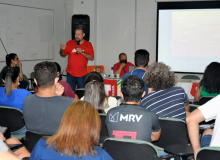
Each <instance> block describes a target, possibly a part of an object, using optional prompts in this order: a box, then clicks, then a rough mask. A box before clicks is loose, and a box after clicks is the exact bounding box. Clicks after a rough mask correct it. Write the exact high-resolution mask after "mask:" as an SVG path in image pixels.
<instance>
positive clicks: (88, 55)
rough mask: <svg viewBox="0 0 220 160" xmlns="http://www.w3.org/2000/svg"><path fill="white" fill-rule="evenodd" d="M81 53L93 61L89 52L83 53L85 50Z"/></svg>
mask: <svg viewBox="0 0 220 160" xmlns="http://www.w3.org/2000/svg"><path fill="white" fill-rule="evenodd" d="M81 53H82V55H84V56H85V57H86V58H87V59H89V60H91V61H93V60H94V58H93V57H92V56H91V55H90V54H87V53H85V52H83V51H82V52H81Z"/></svg>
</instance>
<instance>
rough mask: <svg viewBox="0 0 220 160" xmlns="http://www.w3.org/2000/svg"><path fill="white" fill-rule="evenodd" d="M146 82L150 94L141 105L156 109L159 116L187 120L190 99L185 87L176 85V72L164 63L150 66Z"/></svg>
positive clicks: (152, 109)
mask: <svg viewBox="0 0 220 160" xmlns="http://www.w3.org/2000/svg"><path fill="white" fill-rule="evenodd" d="M145 83H146V84H147V85H148V86H149V89H148V95H147V96H145V97H144V98H143V99H142V100H141V107H143V108H146V109H149V110H151V111H154V112H155V113H156V114H157V115H158V116H159V117H170V118H178V119H182V120H185V118H186V116H187V115H188V114H189V109H190V107H189V100H188V96H187V94H186V93H185V91H184V89H183V88H181V87H176V86H174V85H175V77H174V73H173V72H171V71H170V67H168V66H167V65H165V64H164V63H154V64H152V65H150V67H148V69H147V72H146V74H145Z"/></svg>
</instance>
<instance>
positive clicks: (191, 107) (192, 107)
mask: <svg viewBox="0 0 220 160" xmlns="http://www.w3.org/2000/svg"><path fill="white" fill-rule="evenodd" d="M189 106H190V110H189V111H190V113H191V112H192V111H194V110H196V109H197V108H198V107H199V106H200V105H197V104H189Z"/></svg>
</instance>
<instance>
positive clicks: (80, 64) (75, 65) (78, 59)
mask: <svg viewBox="0 0 220 160" xmlns="http://www.w3.org/2000/svg"><path fill="white" fill-rule="evenodd" d="M79 48H81V49H82V50H83V51H84V52H85V53H87V54H89V55H91V56H92V57H93V58H94V50H93V47H92V44H91V43H90V42H88V41H86V40H84V42H83V43H82V44H80V45H79ZM76 49H77V43H76V41H75V40H70V41H68V42H67V43H66V49H65V50H64V53H65V56H66V55H67V54H68V65H67V68H66V71H67V72H68V73H69V74H70V75H72V76H74V77H82V76H85V75H86V74H87V63H88V59H87V58H86V57H85V56H84V55H82V54H81V53H78V54H76Z"/></svg>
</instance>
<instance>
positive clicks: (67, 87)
mask: <svg viewBox="0 0 220 160" xmlns="http://www.w3.org/2000/svg"><path fill="white" fill-rule="evenodd" d="M54 63H55V64H56V66H57V74H58V77H59V81H58V82H59V83H60V84H61V85H62V86H63V87H64V93H63V95H64V96H66V97H70V98H73V99H75V100H76V101H78V100H79V98H78V96H77V95H76V94H75V92H74V91H73V90H72V88H71V87H70V85H69V83H67V82H65V81H61V80H62V75H61V67H60V65H59V64H58V63H57V62H54ZM37 92H38V86H36V87H35V93H37Z"/></svg>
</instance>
